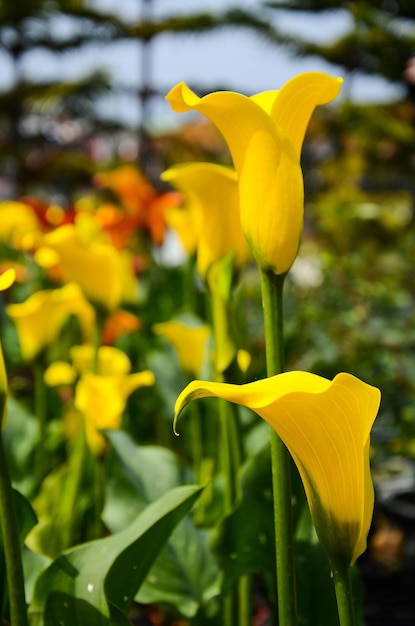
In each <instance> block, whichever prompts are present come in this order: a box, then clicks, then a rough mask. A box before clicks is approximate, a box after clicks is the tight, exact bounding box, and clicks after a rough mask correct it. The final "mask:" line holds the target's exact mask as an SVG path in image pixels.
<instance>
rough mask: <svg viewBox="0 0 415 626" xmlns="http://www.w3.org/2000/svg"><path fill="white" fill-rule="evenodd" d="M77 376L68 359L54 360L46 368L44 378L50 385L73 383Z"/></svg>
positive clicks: (58, 385) (57, 385)
mask: <svg viewBox="0 0 415 626" xmlns="http://www.w3.org/2000/svg"><path fill="white" fill-rule="evenodd" d="M75 378H76V370H75V368H73V367H72V365H71V364H70V363H67V362H66V361H54V363H51V364H50V365H49V367H47V368H46V370H45V372H44V374H43V380H44V381H45V384H46V385H48V387H60V386H67V385H72V383H73V382H74V381H75Z"/></svg>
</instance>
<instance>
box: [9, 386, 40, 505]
mask: <svg viewBox="0 0 415 626" xmlns="http://www.w3.org/2000/svg"><path fill="white" fill-rule="evenodd" d="M37 433H38V424H37V419H36V418H35V416H34V415H32V414H31V413H29V411H27V410H26V409H25V408H24V407H23V406H22V405H21V404H19V403H18V402H17V401H16V400H14V399H13V398H8V401H7V422H6V427H5V428H4V430H3V439H4V448H5V450H6V455H7V462H8V464H9V469H10V474H11V477H12V480H13V485H14V486H15V487H16V488H17V489H18V490H19V491H20V492H21V493H23V494H25V495H26V494H28V493H30V492H31V490H32V488H33V486H34V485H35V473H34V472H33V454H34V451H35V448H36V442H37Z"/></svg>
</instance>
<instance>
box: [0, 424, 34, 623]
mask: <svg viewBox="0 0 415 626" xmlns="http://www.w3.org/2000/svg"><path fill="white" fill-rule="evenodd" d="M0 526H1V532H2V536H3V549H4V560H5V564H6V575H7V588H8V592H9V607H10V621H11V624H12V625H13V626H28V619H27V608H26V598H25V589H24V576H23V565H22V555H21V550H20V542H19V534H18V529H17V520H16V511H15V507H14V500H13V489H12V484H11V480H10V473H9V468H8V466H7V461H6V457H5V451H4V445H3V436H2V433H1V430H0Z"/></svg>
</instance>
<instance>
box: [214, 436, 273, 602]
mask: <svg viewBox="0 0 415 626" xmlns="http://www.w3.org/2000/svg"><path fill="white" fill-rule="evenodd" d="M240 481H241V489H240V492H241V499H240V501H239V504H238V505H237V507H236V508H235V510H234V511H233V512H232V513H231V514H230V515H229V516H227V517H226V518H225V519H224V520H223V521H222V523H221V524H220V526H219V527H218V529H217V534H216V538H215V549H216V551H217V554H218V558H219V561H220V564H221V567H222V568H223V570H224V589H225V592H226V590H229V589H231V588H232V587H233V585H234V584H235V583H236V581H237V580H238V578H239V577H240V576H243V575H245V574H253V573H258V572H270V573H271V575H274V572H275V530H274V511H273V502H272V475H271V456H270V452H269V446H268V444H267V445H266V446H265V447H263V448H261V450H260V451H259V452H258V453H257V454H255V455H254V456H252V457H250V458H249V459H248V460H247V462H246V463H245V464H244V466H243V468H242V471H241V476H240Z"/></svg>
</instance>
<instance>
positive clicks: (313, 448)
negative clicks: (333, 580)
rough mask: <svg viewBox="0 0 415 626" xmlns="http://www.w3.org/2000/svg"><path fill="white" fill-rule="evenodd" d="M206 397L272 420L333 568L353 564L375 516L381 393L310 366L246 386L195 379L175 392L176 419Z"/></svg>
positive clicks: (362, 547) (342, 375)
mask: <svg viewBox="0 0 415 626" xmlns="http://www.w3.org/2000/svg"><path fill="white" fill-rule="evenodd" d="M208 396H215V397H219V398H223V399H225V400H228V401H230V402H234V403H236V404H240V405H243V406H246V407H248V408H250V409H252V410H253V411H255V412H256V413H257V414H258V415H259V416H260V417H262V418H263V419H264V420H265V421H266V422H268V423H269V424H270V425H271V426H272V428H273V429H274V430H275V431H276V432H277V433H278V435H279V436H280V437H281V439H282V440H283V441H284V443H285V445H286V446H287V448H288V450H289V452H290V454H291V456H292V457H293V459H294V462H295V464H296V465H297V468H298V470H299V472H300V475H301V479H302V481H303V484H304V488H305V492H306V495H307V500H308V503H309V507H310V511H311V516H312V519H313V522H314V525H315V528H316V531H317V534H318V536H319V539H320V541H321V544H322V545H323V546H324V548H325V549H326V551H327V553H328V556H329V559H330V561H331V564H332V566H336V565H337V564H340V565H341V566H344V565H348V564H352V563H354V561H355V560H356V559H357V557H358V556H359V555H360V554H362V552H364V550H365V549H366V536H367V533H368V530H369V526H370V522H371V518H372V514H373V504H374V494H373V485H372V480H371V476H370V467H369V439H370V430H371V427H372V424H373V422H374V420H375V417H376V414H377V411H378V408H379V403H380V391H379V390H378V389H377V388H376V387H372V386H370V385H368V384H366V383H364V382H362V381H361V380H359V379H358V378H355V377H354V376H351V375H350V374H344V373H342V374H338V375H337V376H336V377H335V378H334V379H333V381H329V380H327V379H325V378H322V377H320V376H316V375H315V374H310V373H307V372H287V373H284V374H279V375H277V376H273V377H270V378H267V379H264V380H258V381H255V382H253V383H248V384H246V385H231V384H226V383H211V382H204V381H198V380H197V381H194V382H192V383H190V384H189V385H188V386H187V387H186V388H185V389H184V390H183V391H182V393H181V394H180V396H179V397H178V399H177V402H176V407H175V411H176V417H175V422H176V420H177V417H178V415H179V414H180V412H181V411H182V410H183V409H184V407H185V406H186V405H187V404H188V403H189V402H190V401H191V400H195V399H197V398H204V397H208Z"/></svg>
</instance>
